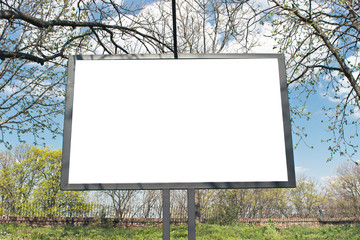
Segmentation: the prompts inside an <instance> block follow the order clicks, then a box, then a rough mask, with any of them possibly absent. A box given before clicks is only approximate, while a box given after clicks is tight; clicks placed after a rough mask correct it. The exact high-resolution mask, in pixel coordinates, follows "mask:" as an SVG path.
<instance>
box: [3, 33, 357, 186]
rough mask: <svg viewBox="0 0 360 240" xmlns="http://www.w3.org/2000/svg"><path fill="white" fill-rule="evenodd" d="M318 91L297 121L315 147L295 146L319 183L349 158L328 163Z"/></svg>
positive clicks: (300, 165) (304, 168) (266, 48)
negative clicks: (307, 117) (308, 113)
mask: <svg viewBox="0 0 360 240" xmlns="http://www.w3.org/2000/svg"><path fill="white" fill-rule="evenodd" d="M266 31H267V30H266V29H263V30H262V33H261V34H263V35H266ZM262 41H263V44H261V45H260V46H258V47H257V48H255V49H253V52H257V53H269V52H271V53H274V52H276V50H274V49H273V44H274V43H273V42H272V41H271V40H270V39H268V38H267V39H262ZM320 94H321V91H319V93H316V94H315V95H314V96H312V97H311V99H310V101H309V102H308V105H307V106H306V108H307V110H309V111H311V112H312V113H313V114H312V116H311V118H310V120H308V121H306V120H300V121H299V122H297V124H298V125H301V126H305V127H306V133H307V134H308V137H307V138H306V143H307V145H309V146H313V148H310V147H308V146H306V145H305V144H303V143H301V144H300V145H299V146H298V147H297V148H296V149H294V161H295V167H296V174H297V175H301V174H303V175H306V176H308V177H311V178H313V179H315V180H317V181H319V182H320V183H325V181H327V179H329V178H330V177H331V176H334V175H336V168H337V167H338V166H339V165H340V164H341V163H342V162H345V161H346V158H340V157H338V156H337V155H336V156H335V157H334V158H333V159H332V161H330V162H327V159H328V157H329V156H330V152H329V150H328V144H327V143H322V142H321V139H326V138H327V137H328V136H330V135H329V134H330V133H329V132H327V130H326V128H327V125H326V124H322V123H321V119H323V110H322V106H323V105H327V104H331V103H332V102H331V100H330V99H329V98H325V97H323V96H321V95H320ZM292 104H294V102H291V101H290V105H292ZM58 121H59V122H63V119H62V118H61V117H59V118H58ZM46 138H47V141H46V143H47V145H48V146H50V148H51V149H59V148H62V144H63V142H62V137H61V136H59V137H57V138H56V139H55V140H54V139H52V138H51V136H50V135H46ZM27 140H28V142H29V143H31V142H32V139H31V137H30V136H29V137H27ZM296 141H297V139H296V137H295V136H293V142H296ZM10 142H11V143H12V144H13V145H16V144H17V138H16V136H14V137H12V139H10ZM0 150H2V151H3V150H4V146H0ZM353 160H355V161H357V160H360V155H359V154H358V155H356V156H355V157H354V159H353Z"/></svg>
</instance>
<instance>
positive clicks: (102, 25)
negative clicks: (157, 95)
mask: <svg viewBox="0 0 360 240" xmlns="http://www.w3.org/2000/svg"><path fill="white" fill-rule="evenodd" d="M0 6H1V10H0V46H1V48H0V77H1V82H0V95H1V98H0V99H1V100H0V116H1V117H0V131H1V133H0V134H1V135H0V143H2V144H5V146H6V147H8V148H11V144H10V142H9V141H8V135H10V134H13V135H17V136H18V139H19V141H20V142H22V141H23V137H24V135H26V134H31V135H33V138H34V143H35V144H37V143H38V141H39V140H40V141H41V142H44V141H45V139H44V132H47V131H50V133H52V134H53V136H57V135H59V134H62V129H61V125H60V124H59V120H58V119H57V118H58V117H59V116H61V115H62V114H63V111H64V110H63V109H64V94H65V76H66V71H65V68H64V66H65V65H66V59H67V56H68V55H69V54H78V53H90V52H92V53H94V52H95V51H97V48H98V46H101V47H102V51H103V52H104V53H107V54H116V53H128V51H127V50H125V46H126V45H127V44H128V43H127V41H128V39H129V38H133V39H134V40H132V42H134V41H135V42H136V41H137V42H139V43H140V44H147V46H146V47H147V48H148V49H149V48H150V46H152V45H155V43H156V44H162V43H161V42H160V41H159V40H157V39H155V38H154V37H152V36H150V35H147V34H145V33H143V32H142V31H139V30H137V29H136V27H134V25H135V24H136V21H134V20H132V16H133V14H134V12H135V11H136V8H134V7H131V6H125V5H124V4H119V3H116V1H112V0H111V1H105V0H103V1H96V2H95V1H74V0H72V1H62V0H56V1H51V2H42V1H29V0H16V1H7V0H1V1H0ZM130 9H133V10H130ZM115 39H116V40H115ZM92 43H93V44H94V46H92ZM122 45H123V46H122ZM162 45H163V46H164V48H166V49H167V51H171V48H170V47H169V46H167V45H166V44H162ZM34 63H35V64H34ZM36 63H37V64H36Z"/></svg>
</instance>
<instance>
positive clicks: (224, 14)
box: [0, 0, 360, 159]
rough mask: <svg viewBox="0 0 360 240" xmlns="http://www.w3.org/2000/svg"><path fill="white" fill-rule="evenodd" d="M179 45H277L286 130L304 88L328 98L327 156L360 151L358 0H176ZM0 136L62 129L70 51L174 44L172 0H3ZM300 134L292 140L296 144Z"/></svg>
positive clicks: (300, 108) (203, 49)
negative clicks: (282, 64) (286, 97)
mask: <svg viewBox="0 0 360 240" xmlns="http://www.w3.org/2000/svg"><path fill="white" fill-rule="evenodd" d="M176 4H177V25H178V28H177V31H178V51H179V53H224V52H229V53H235V52H236V53H251V52H257V51H259V49H261V48H258V47H259V46H261V45H262V44H264V42H266V41H268V42H270V43H271V44H273V45H274V48H275V51H278V52H280V53H284V54H285V57H286V67H287V76H288V88H289V92H290V98H291V113H292V114H291V117H292V120H293V131H294V133H295V134H296V135H297V136H298V139H299V141H300V142H301V141H302V140H304V139H305V137H306V136H307V134H308V133H307V132H306V130H305V129H304V128H303V127H302V126H301V125H299V124H298V123H299V121H298V119H299V118H305V119H307V118H309V117H311V113H310V112H309V111H308V110H307V108H306V107H307V104H308V102H309V101H311V95H313V94H321V95H322V96H323V98H324V99H327V100H328V101H329V103H332V104H329V105H326V106H324V108H323V111H324V114H325V115H324V118H323V121H324V122H326V123H327V129H328V131H330V132H332V134H333V135H332V136H331V137H329V138H328V139H324V142H328V144H329V150H330V153H331V155H330V158H329V159H331V158H332V157H334V156H335V154H338V155H340V156H347V157H348V158H349V159H351V158H352V156H354V154H355V153H356V151H357V141H358V140H359V139H358V133H357V127H358V124H359V117H360V115H359V114H360V111H359V97H360V86H359V76H360V75H359V70H360V63H359V59H358V55H359V46H358V42H359V33H360V23H359V12H360V10H359V5H360V3H359V0H341V1H338V0H307V1H305V0H267V1H266V0H261V1H258V0H244V1H232V0H230V1H220V0H177V1H176ZM0 7H1V9H0V23H1V24H0V43H1V44H0V45H1V48H0V59H1V60H0V69H1V70H0V76H1V85H0V94H1V100H0V115H1V120H0V130H1V137H0V141H1V142H2V143H3V144H5V145H6V146H7V147H10V143H9V141H8V140H7V139H8V138H7V137H8V135H9V134H16V135H17V136H18V137H19V139H20V140H22V136H23V135H24V134H32V135H33V136H34V142H35V143H37V142H38V140H42V141H44V140H43V139H42V138H43V136H44V132H46V131H50V132H52V133H53V134H54V135H55V136H56V135H57V134H61V132H62V130H61V125H60V124H59V121H58V120H57V118H58V117H59V116H61V115H62V114H63V104H64V84H65V81H66V77H65V76H66V70H65V68H64V66H65V65H66V62H67V61H66V59H67V57H68V56H69V55H71V54H129V53H130V54H132V53H144V54H146V53H172V52H173V43H172V22H171V3H170V2H168V1H153V2H146V3H142V2H140V1H139V2H134V3H129V2H127V1H117V0H99V1H92V0H67V1H63V0H61V1H60V0H54V1H51V2H46V1H45V2H43V1H38V0H36V1H30V0H14V1H9V0H0ZM300 142H299V143H300Z"/></svg>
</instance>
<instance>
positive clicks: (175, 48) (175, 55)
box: [171, 0, 178, 59]
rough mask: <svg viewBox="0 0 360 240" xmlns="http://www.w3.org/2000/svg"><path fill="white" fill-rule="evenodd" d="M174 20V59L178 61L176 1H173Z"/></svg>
mask: <svg viewBox="0 0 360 240" xmlns="http://www.w3.org/2000/svg"><path fill="white" fill-rule="evenodd" d="M171 3H172V20H173V37H174V41H173V45H174V58H175V59H178V50H177V30H176V0H172V2H171Z"/></svg>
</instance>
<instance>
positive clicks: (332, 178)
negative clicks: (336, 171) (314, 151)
mask: <svg viewBox="0 0 360 240" xmlns="http://www.w3.org/2000/svg"><path fill="white" fill-rule="evenodd" d="M335 179H336V176H324V177H321V178H320V180H321V181H322V182H324V183H331V182H334V181H335Z"/></svg>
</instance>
